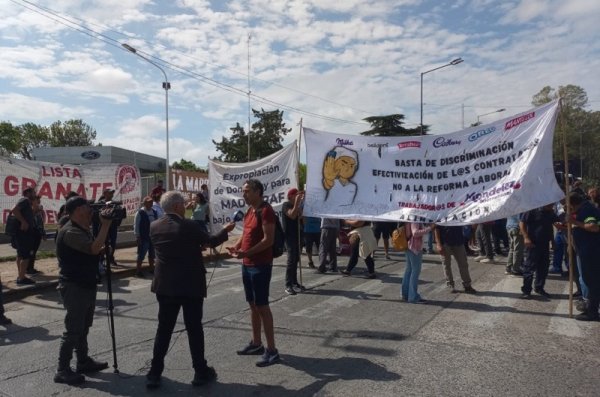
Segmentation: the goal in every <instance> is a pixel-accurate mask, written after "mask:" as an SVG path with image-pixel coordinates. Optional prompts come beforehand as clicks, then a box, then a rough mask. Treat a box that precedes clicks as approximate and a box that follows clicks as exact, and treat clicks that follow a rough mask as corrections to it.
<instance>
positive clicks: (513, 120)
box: [504, 112, 535, 131]
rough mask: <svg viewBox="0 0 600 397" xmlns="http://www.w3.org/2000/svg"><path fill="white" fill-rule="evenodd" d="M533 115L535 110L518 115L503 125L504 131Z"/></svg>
mask: <svg viewBox="0 0 600 397" xmlns="http://www.w3.org/2000/svg"><path fill="white" fill-rule="evenodd" d="M534 117H535V112H531V113H527V114H524V115H523V116H519V117H517V118H516V119H512V120H509V121H507V122H506V124H505V125H504V131H506V130H510V129H511V128H513V127H516V126H518V125H519V124H521V123H524V122H526V121H527V120H530V119H532V118H534Z"/></svg>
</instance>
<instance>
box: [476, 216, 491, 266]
mask: <svg viewBox="0 0 600 397" xmlns="http://www.w3.org/2000/svg"><path fill="white" fill-rule="evenodd" d="M475 235H476V237H477V241H478V242H479V250H480V255H485V256H487V257H488V258H489V259H494V251H493V249H492V225H489V224H485V223H481V224H479V225H478V226H477V231H476V232H475Z"/></svg>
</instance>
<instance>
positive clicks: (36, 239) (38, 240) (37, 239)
mask: <svg viewBox="0 0 600 397" xmlns="http://www.w3.org/2000/svg"><path fill="white" fill-rule="evenodd" d="M40 244H42V236H40V234H39V233H35V237H34V238H33V250H32V251H33V252H32V254H31V258H30V259H29V263H28V264H27V271H28V272H31V271H33V270H34V266H35V257H36V256H37V252H38V249H40Z"/></svg>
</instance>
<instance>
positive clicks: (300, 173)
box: [298, 163, 306, 188]
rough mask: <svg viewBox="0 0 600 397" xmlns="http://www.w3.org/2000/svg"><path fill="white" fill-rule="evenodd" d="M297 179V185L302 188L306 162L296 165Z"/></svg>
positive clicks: (304, 180) (304, 179) (304, 181)
mask: <svg viewBox="0 0 600 397" xmlns="http://www.w3.org/2000/svg"><path fill="white" fill-rule="evenodd" d="M298 179H299V181H300V182H299V183H300V186H298V187H299V188H304V186H305V185H306V164H302V163H300V166H299V167H298Z"/></svg>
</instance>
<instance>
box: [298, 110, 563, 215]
mask: <svg viewBox="0 0 600 397" xmlns="http://www.w3.org/2000/svg"><path fill="white" fill-rule="evenodd" d="M558 108H559V104H558V101H554V102H551V103H548V104H546V105H544V106H541V107H539V108H536V109H533V110H530V111H527V112H524V113H521V114H517V115H515V116H512V117H508V118H505V119H503V120H499V121H497V122H494V123H491V124H487V125H480V126H477V127H470V128H467V129H465V130H462V131H458V132H453V133H450V134H445V135H425V136H411V137H370V136H357V135H340V134H332V133H327V132H322V131H316V130H312V129H309V128H304V129H303V130H304V136H305V139H306V158H307V165H308V169H307V194H306V202H305V206H304V214H305V215H310V216H320V217H331V218H358V219H364V220H399V221H419V222H436V223H440V224H446V225H464V224H472V223H479V222H484V221H491V220H495V219H500V218H504V217H507V216H510V215H514V214H517V213H521V212H524V211H528V210H531V209H533V208H537V207H540V206H542V205H545V204H549V203H553V202H557V201H559V200H560V199H561V198H563V197H564V193H563V192H562V190H561V189H560V187H559V186H558V184H557V182H556V179H555V175H554V170H553V165H552V138H553V133H554V127H555V124H556V117H557V113H558Z"/></svg>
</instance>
